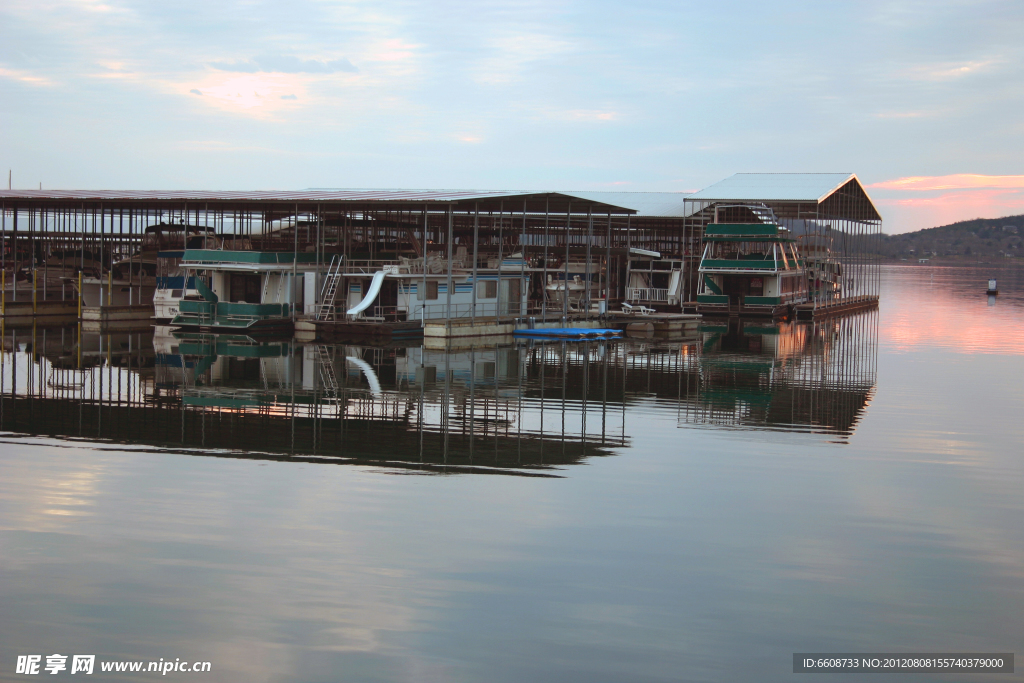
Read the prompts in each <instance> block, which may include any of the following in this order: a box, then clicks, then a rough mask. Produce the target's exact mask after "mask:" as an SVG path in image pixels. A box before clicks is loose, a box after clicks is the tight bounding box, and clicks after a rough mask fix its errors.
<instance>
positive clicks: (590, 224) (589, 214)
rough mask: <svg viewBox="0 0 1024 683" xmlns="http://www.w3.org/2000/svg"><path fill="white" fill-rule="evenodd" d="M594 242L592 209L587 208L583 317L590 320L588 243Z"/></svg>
mask: <svg viewBox="0 0 1024 683" xmlns="http://www.w3.org/2000/svg"><path fill="white" fill-rule="evenodd" d="M593 240H594V209H593V208H592V207H587V281H586V283H585V284H584V287H585V289H584V291H585V292H586V293H587V296H586V297H585V300H586V302H587V304H586V308H585V309H584V310H585V313H584V317H586V318H587V319H589V318H590V291H591V284H592V283H591V263H590V243H591V242H593Z"/></svg>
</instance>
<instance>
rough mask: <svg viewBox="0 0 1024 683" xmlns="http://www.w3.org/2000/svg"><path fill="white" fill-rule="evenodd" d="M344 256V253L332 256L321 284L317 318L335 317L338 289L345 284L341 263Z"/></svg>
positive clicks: (330, 318)
mask: <svg viewBox="0 0 1024 683" xmlns="http://www.w3.org/2000/svg"><path fill="white" fill-rule="evenodd" d="M344 258H345V256H344V255H343V254H341V255H335V256H332V257H331V263H330V265H329V266H327V274H326V275H325V276H324V281H323V284H322V285H321V286H320V304H319V305H318V306H317V309H316V319H317V320H334V319H335V300H336V299H337V298H338V290H339V289H340V288H341V286H342V284H344V278H342V276H341V263H342V261H343V260H344Z"/></svg>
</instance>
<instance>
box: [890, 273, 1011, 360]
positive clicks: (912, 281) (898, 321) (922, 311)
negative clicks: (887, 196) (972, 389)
mask: <svg viewBox="0 0 1024 683" xmlns="http://www.w3.org/2000/svg"><path fill="white" fill-rule="evenodd" d="M1016 270H1017V269H1010V270H1005V269H992V268H988V269H986V268H985V267H984V266H982V267H980V268H979V267H973V266H972V267H932V266H917V265H907V266H885V267H883V269H882V300H881V304H880V307H881V325H880V327H881V329H880V331H879V341H880V342H881V343H882V344H883V345H885V346H886V347H888V348H889V349H893V350H896V351H912V350H919V349H923V348H928V347H933V348H944V349H949V350H952V351H956V352H959V353H966V354H972V353H992V354H1004V355H1024V305H1022V304H1024V302H1022V301H1021V298H1020V296H1019V294H1018V293H1017V292H1018V291H1019V290H1018V283H1019V280H1020V277H1021V276H1020V274H1018V273H1017V272H1016ZM988 277H997V278H998V279H999V281H1000V283H1001V284H1000V291H1001V293H1000V295H999V296H997V297H995V298H990V297H988V296H986V294H985V287H986V283H987V278H988Z"/></svg>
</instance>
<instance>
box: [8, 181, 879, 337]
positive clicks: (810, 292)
mask: <svg viewBox="0 0 1024 683" xmlns="http://www.w3.org/2000/svg"><path fill="white" fill-rule="evenodd" d="M0 205H2V207H0V208H2V216H3V219H2V233H0V238H2V254H3V262H2V264H0V265H2V273H3V282H4V289H3V291H2V295H3V306H2V315H3V316H4V318H5V319H6V318H7V317H8V316H10V317H11V320H12V322H13V321H14V320H18V321H21V320H24V318H25V316H27V315H31V316H33V317H35V318H38V320H36V322H37V323H38V324H66V322H67V320H66V316H67V314H68V311H69V304H68V302H69V301H74V302H77V313H78V315H77V317H78V319H79V320H81V321H82V322H83V323H88V325H89V326H90V327H91V328H95V327H97V326H99V327H102V328H104V329H105V328H106V327H110V328H111V329H112V330H114V329H116V328H117V327H118V325H120V326H121V327H124V326H138V325H139V324H140V323H141V322H143V321H144V320H145V319H147V318H150V319H152V320H153V321H154V322H155V323H169V324H171V325H173V326H175V327H177V328H179V329H183V330H194V331H204V332H232V331H239V332H244V333H246V334H249V335H267V334H270V335H278V336H280V335H293V334H295V335H298V336H299V337H300V338H302V339H305V340H312V341H318V340H319V341H331V340H334V341H339V340H340V341H344V340H348V339H364V340H365V339H378V340H383V341H385V342H386V341H388V340H391V339H401V338H411V337H417V336H422V337H429V338H436V337H442V338H446V337H472V336H484V337H486V336H492V335H495V334H499V335H500V334H509V333H513V332H521V331H523V330H538V329H547V328H553V327H559V328H575V327H578V328H583V329H588V328H593V327H611V328H615V329H618V330H621V331H623V332H633V333H663V332H668V333H671V332H678V331H681V330H682V329H684V328H686V327H688V326H689V327H693V326H694V325H696V321H697V320H698V317H699V316H741V315H762V316H767V317H771V318H780V319H788V318H794V317H800V318H805V319H813V318H815V317H821V316H828V315H835V314H845V313H849V312H855V311H859V310H866V309H871V308H873V307H876V306H877V303H878V292H877V278H878V254H877V253H876V252H874V251H872V247H871V245H872V244H873V239H874V238H875V237H877V236H878V235H879V234H880V229H881V219H880V217H879V216H878V214H877V212H876V211H875V210H874V207H873V205H872V204H871V200H870V198H869V197H868V196H867V194H866V192H865V191H864V189H863V187H862V186H861V185H860V183H859V181H858V180H857V177H856V176H855V175H852V174H737V175H736V176H733V177H731V178H728V179H726V180H724V181H722V182H720V183H718V184H715V185H712V186H710V187H709V188H707V189H705V190H702V191H700V192H697V193H691V194H687V193H628V192H582V193H565V192H540V193H508V192H504V193H503V192H452V191H408V190H379V191H366V190H307V191H302V192H251V193H245V192H230V193H215V192H193V193H185V192H179V193H175V192H62V191H28V192H25V191H11V190H8V191H6V192H2V191H0ZM28 302H32V307H31V309H29V307H28V305H27V303H28ZM8 307H10V308H9V310H8ZM527 334H528V333H527Z"/></svg>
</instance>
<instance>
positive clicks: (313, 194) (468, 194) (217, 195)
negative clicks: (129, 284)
mask: <svg viewBox="0 0 1024 683" xmlns="http://www.w3.org/2000/svg"><path fill="white" fill-rule="evenodd" d="M3 200H8V201H11V202H17V203H21V204H25V203H31V202H33V201H43V202H60V201H64V202H75V201H81V202H110V203H117V202H132V201H136V202H151V203H158V202H187V203H197V204H199V203H204V202H210V203H214V202H219V203H232V204H242V203H248V202H252V203H258V202H266V203H274V204H287V203H291V202H296V203H309V202H338V203H345V202H348V203H352V204H361V205H364V206H365V205H374V204H391V205H401V206H404V207H406V208H413V207H416V208H418V207H422V206H423V205H424V204H428V205H429V204H434V205H437V204H461V205H462V207H461V208H465V205H466V204H471V203H474V202H481V210H484V204H485V203H486V206H487V209H488V210H490V209H496V208H498V204H499V202H507V203H506V204H505V206H504V208H505V210H506V211H516V210H521V209H522V203H521V202H524V201H530V202H533V203H534V204H533V205H532V206H530V207H529V210H530V211H537V210H538V209H537V206H536V202H540V201H545V200H547V201H548V202H549V203H551V204H552V205H553V206H554V207H558V209H559V210H563V207H564V206H568V205H569V204H570V203H572V204H577V205H583V206H580V207H579V208H580V209H582V210H585V208H586V207H587V206H588V205H589V206H590V207H591V208H593V209H594V210H595V211H596V212H600V213H606V212H609V211H610V212H611V213H617V214H622V213H632V210H631V209H629V208H628V207H622V206H618V205H613V204H607V203H605V202H601V201H600V200H593V199H585V198H583V197H576V196H570V195H567V194H565V193H561V192H505V191H497V190H493V191H492V190H485V191H479V190H371V189H351V190H346V189H312V190H298V191H272V190H264V191H227V192H211V191H200V190H180V191H175V190H0V201H3Z"/></svg>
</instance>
